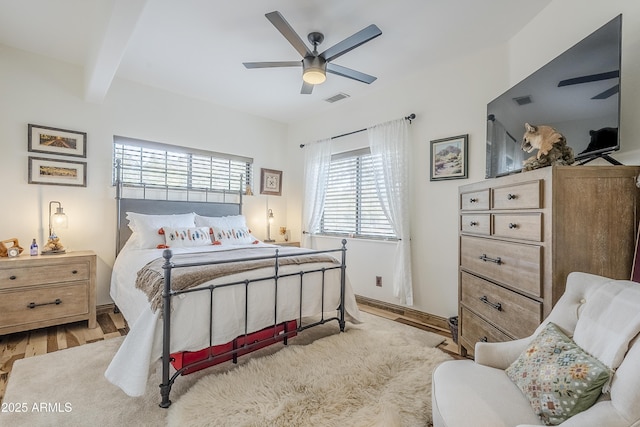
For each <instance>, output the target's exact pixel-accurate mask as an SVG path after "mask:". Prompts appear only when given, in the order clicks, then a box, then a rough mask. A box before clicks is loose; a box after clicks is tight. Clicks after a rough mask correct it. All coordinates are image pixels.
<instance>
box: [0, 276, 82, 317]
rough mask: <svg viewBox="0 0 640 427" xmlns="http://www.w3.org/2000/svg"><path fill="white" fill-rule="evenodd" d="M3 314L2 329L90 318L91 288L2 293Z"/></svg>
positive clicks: (76, 285)
mask: <svg viewBox="0 0 640 427" xmlns="http://www.w3.org/2000/svg"><path fill="white" fill-rule="evenodd" d="M56 302H57V303H56ZM30 307H31V308H30ZM0 313H2V316H1V317H0V328H9V327H12V326H16V325H28V324H29V323H36V322H41V321H49V320H52V319H61V318H65V317H71V316H80V315H87V314H88V313H89V284H88V282H80V283H74V284H68V285H59V286H46V287H30V288H28V289H23V290H17V291H10V292H0Z"/></svg>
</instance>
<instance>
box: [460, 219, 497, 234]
mask: <svg viewBox="0 0 640 427" xmlns="http://www.w3.org/2000/svg"><path fill="white" fill-rule="evenodd" d="M460 230H462V232H463V233H473V234H480V235H483V236H488V235H489V234H491V215H489V214H464V215H461V216H460Z"/></svg>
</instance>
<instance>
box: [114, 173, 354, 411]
mask: <svg viewBox="0 0 640 427" xmlns="http://www.w3.org/2000/svg"><path fill="white" fill-rule="evenodd" d="M116 168H117V169H116V170H117V175H116V177H117V179H116V201H117V212H118V213H117V218H118V230H117V235H116V253H118V252H119V251H120V249H122V247H123V246H124V244H125V243H126V240H127V239H128V238H129V236H130V234H131V231H130V230H129V228H128V225H127V221H126V219H125V217H126V212H137V213H144V214H178V213H185V212H195V213H198V214H200V215H204V216H224V215H238V214H241V212H242V193H241V192H239V193H235V196H236V197H237V199H238V200H239V201H238V202H235V203H234V202H226V201H223V202H199V201H196V202H194V201H176V200H153V199H138V198H123V197H122V188H123V184H122V181H121V179H120V177H121V170H120V164H119V162H118V163H117V165H116ZM167 194H168V191H167ZM230 194H234V193H230ZM226 197H227V193H225V194H223V198H224V199H226ZM346 243H347V241H346V240H344V239H343V240H342V246H341V248H339V249H332V250H322V251H304V252H296V253H295V254H290V255H281V254H279V250H278V249H276V250H275V255H273V256H259V257H248V258H243V259H235V260H234V261H232V262H247V261H254V260H266V259H272V260H273V274H269V275H265V276H264V277H257V278H254V279H245V280H237V281H232V282H228V283H223V284H216V285H209V286H205V287H196V288H191V289H186V290H181V291H176V290H172V289H171V273H172V271H173V269H179V268H184V267H195V266H203V265H214V264H224V263H226V262H228V261H218V262H174V261H172V257H173V253H172V251H171V249H165V250H164V251H163V253H162V257H163V258H164V264H163V266H162V268H163V270H164V279H165V280H164V288H163V291H162V301H163V304H162V307H161V310H162V315H163V319H162V320H163V343H162V383H161V384H160V386H159V387H160V395H161V398H162V400H161V402H160V407H162V408H168V407H169V406H170V405H171V400H170V399H169V395H170V393H171V387H172V386H173V383H174V382H175V380H176V379H177V378H178V376H180V375H186V373H185V371H187V373H188V371H195V370H198V369H201V368H203V367H207V366H209V365H213V364H215V363H218V361H220V360H229V358H231V360H232V361H233V363H237V357H238V356H239V355H243V354H246V353H249V352H251V351H253V350H256V349H258V348H262V347H264V346H265V345H271V344H275V343H277V342H279V341H282V342H283V344H284V345H287V343H288V342H287V340H288V338H289V337H291V336H294V335H296V334H297V333H299V332H302V331H303V330H305V329H309V328H311V327H314V326H318V325H322V324H324V323H327V322H331V321H334V320H336V321H338V324H339V327H340V331H341V332H344V330H345V301H344V299H345V289H346V251H347V249H346ZM321 253H340V254H341V255H340V257H339V258H340V259H339V260H338V262H339V263H338V264H335V266H331V267H323V268H317V269H312V270H306V271H302V270H301V271H299V272H295V273H285V274H282V273H280V260H281V259H282V258H285V257H288V256H300V255H309V254H321ZM336 269H339V270H340V303H339V306H338V307H337V308H336V312H337V314H336V316H332V317H328V318H325V317H324V312H325V301H324V299H325V297H324V290H325V275H326V272H327V271H330V270H336ZM306 274H321V275H322V276H321V289H322V292H321V293H322V301H321V316H320V320H317V321H314V322H312V323H306V324H304V325H303V324H302V318H303V316H302V292H303V277H304V276H305V275H306ZM295 276H299V279H300V280H299V285H298V286H299V290H300V302H299V312H298V318H297V319H287V320H286V321H284V322H282V321H281V322H278V319H277V300H278V298H277V297H278V294H277V293H278V281H279V280H280V279H282V278H286V277H295ZM262 281H273V283H274V285H275V299H274V307H273V310H274V319H273V320H274V323H273V325H272V326H269V327H267V328H265V329H269V328H273V334H272V335H271V336H269V337H267V338H264V339H260V340H254V341H252V342H251V343H248V342H247V341H248V340H247V337H249V335H250V334H252V333H254V332H258V331H249V330H248V327H247V319H248V317H247V316H248V310H249V308H248V303H249V301H248V293H249V285H250V284H251V283H255V282H262ZM230 286H243V287H244V292H245V307H244V320H245V322H244V325H245V328H244V329H245V330H244V334H243V335H241V336H240V337H238V338H244V340H240V341H241V342H242V345H236V343H237V342H238V338H236V339H235V340H233V349H232V350H229V351H225V352H222V353H218V354H213V350H212V347H213V338H212V336H213V325H214V313H213V298H214V291H215V290H216V289H221V288H225V287H230ZM204 292H208V293H209V301H210V303H209V319H208V320H207V322H208V327H209V347H208V348H207V349H206V350H207V357H206V359H201V360H197V361H195V362H193V363H188V364H185V365H183V366H182V367H181V368H180V369H177V370H176V372H175V373H174V374H173V375H171V368H170V364H171V362H172V358H171V354H172V353H171V351H170V348H171V299H172V298H173V297H176V296H179V295H183V294H189V293H204ZM292 320H296V328H295V329H293V330H289V329H288V328H287V322H288V321H292ZM282 324H284V328H285V329H284V331H281V332H278V331H277V329H276V327H277V326H278V325H282Z"/></svg>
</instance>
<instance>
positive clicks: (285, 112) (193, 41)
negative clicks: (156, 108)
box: [0, 0, 551, 123]
mask: <svg viewBox="0 0 640 427" xmlns="http://www.w3.org/2000/svg"><path fill="white" fill-rule="evenodd" d="M550 1H551V0H393V1H391V0H0V44H5V45H7V46H11V47H15V48H18V49H22V50H25V51H29V52H33V53H37V54H41V55H45V56H48V57H52V58H57V59H59V60H61V61H65V62H68V63H72V64H75V65H78V66H80V67H83V68H84V70H85V98H86V99H87V100H89V101H92V102H101V101H102V100H103V99H104V97H105V96H108V90H109V87H110V84H111V82H112V80H113V78H114V77H118V78H123V79H128V80H133V81H136V82H140V83H144V84H146V85H150V86H154V87H158V88H162V89H165V90H168V91H171V92H175V93H179V94H183V95H187V96H190V97H194V98H199V99H202V100H207V101H210V102H212V103H215V104H218V105H222V106H225V107H228V108H232V109H235V110H239V111H241V112H247V113H251V114H256V115H259V116H263V117H267V118H271V119H274V120H277V121H281V122H285V123H290V122H293V121H295V120H298V119H301V118H306V117H309V116H312V115H313V114H314V113H315V112H318V111H324V110H327V109H329V108H335V106H337V105H344V104H343V103H344V102H348V100H346V101H341V103H336V104H329V103H327V102H325V101H324V99H326V98H329V97H331V96H333V95H335V94H337V93H339V92H344V93H346V94H349V95H350V96H351V97H352V98H356V97H361V96H365V95H367V94H369V93H372V92H373V91H376V90H379V89H380V88H382V87H384V86H386V85H389V84H393V83H394V82H397V81H400V80H402V79H405V78H408V77H410V76H414V77H415V74H416V72H417V71H419V70H421V69H425V68H427V67H428V66H429V65H430V64H434V63H437V62H441V61H444V60H447V59H448V58H451V57H454V56H459V55H465V54H468V53H471V52H473V51H477V50H480V49H484V48H486V47H489V46H492V45H497V44H500V43H503V42H505V41H506V40H508V39H509V38H511V37H512V36H513V35H514V34H516V33H517V32H518V31H519V29H520V28H521V27H522V26H523V25H525V24H526V23H527V22H529V21H530V20H531V19H532V18H533V17H534V16H535V15H536V14H538V13H539V12H540V11H541V10H542V9H543V8H544V7H545V6H546V5H547V4H549V3H550ZM274 10H277V11H279V12H280V13H282V15H283V16H284V18H285V19H286V20H287V21H288V22H289V24H290V25H291V26H292V27H293V29H294V30H295V31H296V32H297V33H298V34H299V35H300V37H301V38H302V39H303V40H304V41H305V42H306V41H307V34H308V33H309V32H311V31H320V32H322V33H323V34H324V35H325V40H324V42H323V43H322V45H321V46H320V47H319V49H318V50H319V51H320V52H322V51H324V50H325V49H327V48H328V47H330V46H333V45H334V44H336V43H338V42H339V41H341V40H343V39H344V38H346V37H348V36H350V35H352V34H354V33H355V32H357V31H359V30H361V29H363V28H364V27H366V26H368V25H369V24H376V25H377V26H378V27H379V28H380V29H381V30H382V35H381V36H380V37H378V38H376V39H374V40H372V41H370V42H368V43H365V44H364V45H362V46H360V47H358V48H357V49H354V50H353V51H351V52H349V53H347V54H345V55H344V56H342V57H340V58H338V59H336V60H335V63H336V64H338V65H342V66H345V67H349V68H353V69H356V70H358V71H362V72H364V73H367V74H371V75H374V76H376V77H378V80H376V81H375V82H373V83H372V84H371V85H367V84H364V83H360V82H357V81H354V80H351V79H347V78H344V77H340V76H337V75H334V74H328V75H327V81H326V82H325V83H323V84H322V85H318V86H316V87H315V88H314V91H313V94H311V95H301V94H300V88H301V85H302V80H301V68H300V69H298V68H273V69H253V70H248V69H245V67H244V66H243V65H242V62H255V61H293V60H298V59H300V57H299V54H298V53H297V52H296V50H295V49H294V48H293V47H292V46H291V45H290V44H289V43H288V42H287V40H286V39H285V38H284V37H283V36H282V35H281V34H280V33H279V32H278V31H277V30H276V29H275V27H273V25H271V23H270V22H269V21H268V20H267V19H266V18H265V16H264V15H265V13H268V12H271V11H274Z"/></svg>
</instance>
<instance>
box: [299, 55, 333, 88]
mask: <svg viewBox="0 0 640 427" xmlns="http://www.w3.org/2000/svg"><path fill="white" fill-rule="evenodd" d="M302 65H303V67H302V68H303V70H304V71H303V72H302V80H304V81H305V82H306V83H309V84H311V85H319V84H320V83H324V81H325V80H327V62H326V61H325V60H324V59H323V58H322V57H320V56H307V57H306V58H304V59H303V60H302Z"/></svg>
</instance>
